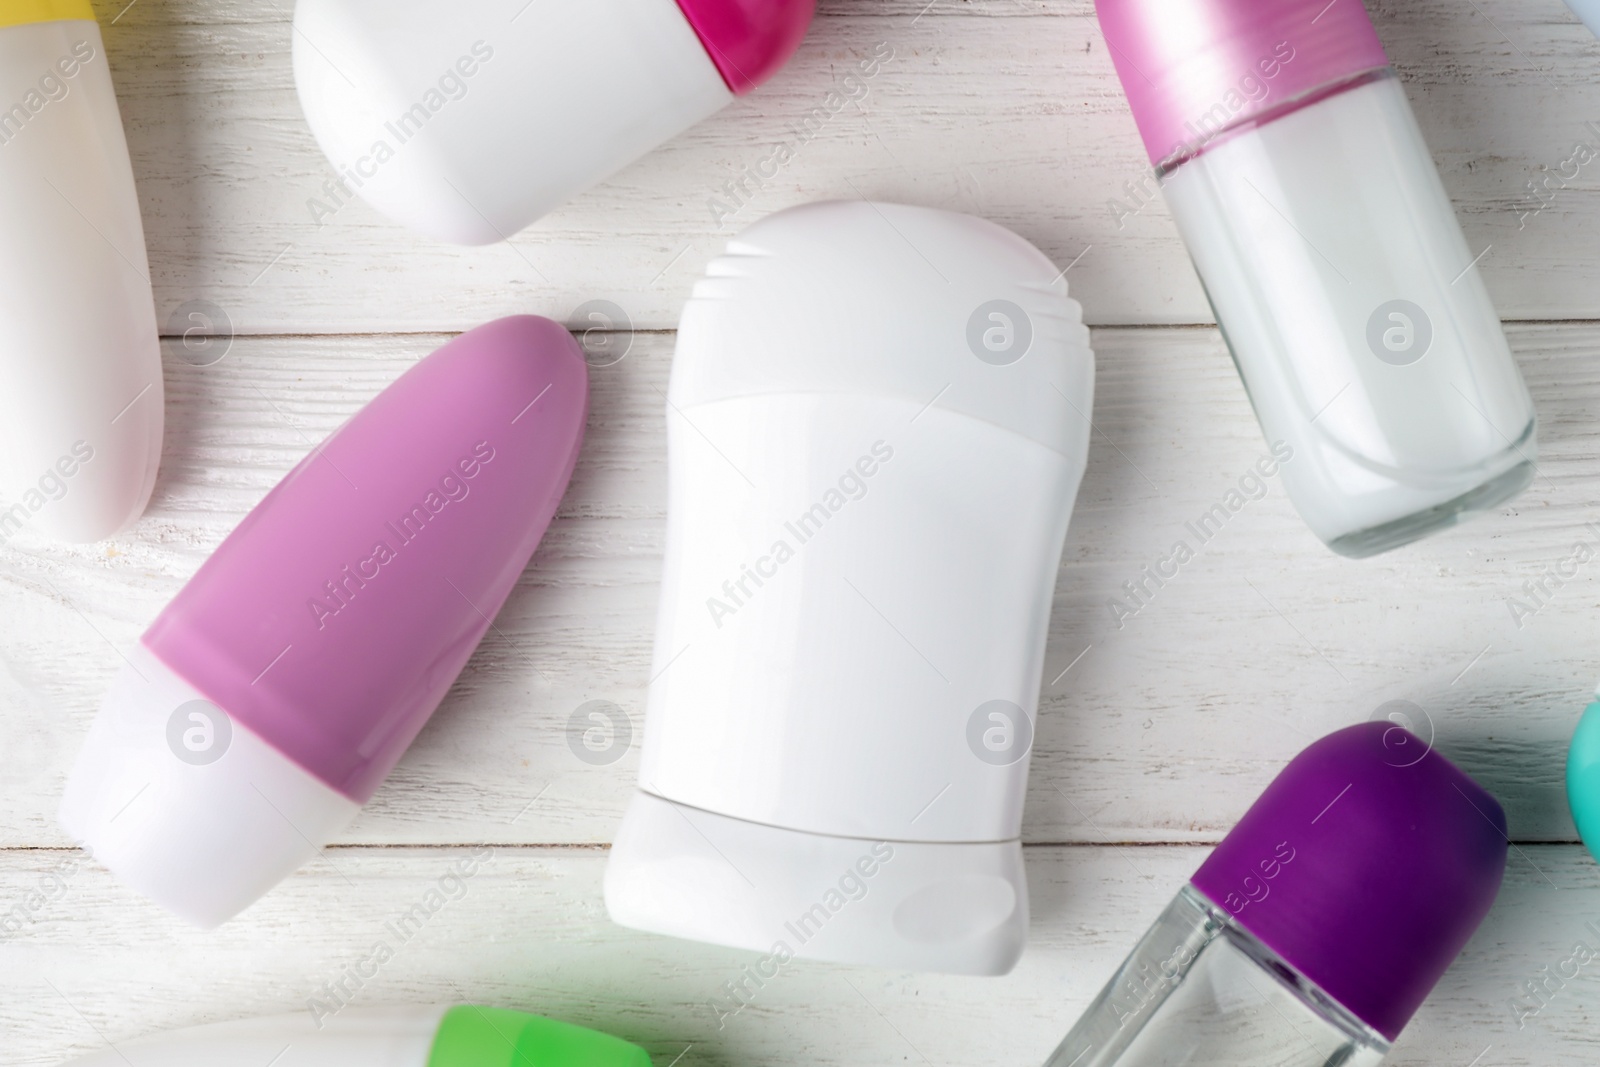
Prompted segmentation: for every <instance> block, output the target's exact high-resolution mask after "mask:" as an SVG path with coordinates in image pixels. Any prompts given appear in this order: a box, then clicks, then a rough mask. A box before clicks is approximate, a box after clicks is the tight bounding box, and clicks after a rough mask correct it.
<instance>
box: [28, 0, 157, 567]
mask: <svg viewBox="0 0 1600 1067" xmlns="http://www.w3.org/2000/svg"><path fill="white" fill-rule="evenodd" d="M0 234H4V236H5V243H4V253H3V254H0V545H4V544H5V543H6V542H7V541H9V540H11V538H13V537H14V536H16V534H17V532H18V531H19V530H21V529H23V528H24V527H27V526H32V527H34V528H37V529H38V530H40V531H42V532H44V533H46V534H49V535H52V536H54V537H58V538H61V539H63V540H67V541H78V542H88V541H98V540H101V539H102V538H106V537H109V536H111V535H112V534H115V533H117V532H118V531H120V530H121V529H123V528H124V527H126V526H127V525H129V524H130V523H132V522H133V521H134V520H135V519H137V518H138V517H139V515H140V514H141V513H142V512H143V511H144V507H145V504H146V502H147V501H148V500H149V499H150V491H151V489H152V488H153V487H154V485H155V479H156V468H157V466H158V465H159V463H160V459H161V433H162V384H161V348H160V341H159V338H158V335H157V332H156V317H155V307H154V304H153V302H152V299H151V295H150V268H149V266H148V264H147V263H146V260H145V249H144V227H143V225H142V224H141V223H140V220H139V199H138V195H137V194H136V192H135V190H134V184H133V168H132V167H131V166H130V165H129V162H128V146H127V142H126V140H125V139H124V137H123V133H122V119H121V116H120V114H119V113H118V110H117V99H116V95H115V93H114V92H113V90H112V87H111V72H110V70H109V68H108V67H107V64H106V50H105V44H104V43H103V42H102V40H101V38H100V27H99V25H98V24H97V23H96V22H95V20H94V12H93V10H92V9H91V8H90V6H89V0H26V2H20V0H17V2H12V3H8V4H6V5H4V7H3V9H0Z"/></svg>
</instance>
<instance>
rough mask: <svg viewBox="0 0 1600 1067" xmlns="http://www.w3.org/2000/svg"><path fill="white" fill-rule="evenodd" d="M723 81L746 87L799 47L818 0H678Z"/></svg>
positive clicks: (735, 88) (742, 90) (768, 74)
mask: <svg viewBox="0 0 1600 1067" xmlns="http://www.w3.org/2000/svg"><path fill="white" fill-rule="evenodd" d="M678 6H679V7H680V8H682V9H683V14H684V16H685V17H686V18H688V20H689V24H690V25H691V26H693V27H694V31H695V33H697V34H699V35H700V43H701V44H703V45H705V46H706V51H707V52H708V53H710V55H711V60H712V62H714V63H715V64H716V65H717V70H719V71H721V72H722V77H723V80H725V81H726V82H727V83H728V88H730V89H732V90H733V91H734V92H735V93H739V94H744V93H748V92H750V91H751V90H752V89H754V88H755V87H756V86H758V85H760V84H762V83H763V82H765V81H766V80H767V79H768V78H770V77H772V76H773V75H774V74H776V73H777V72H778V68H780V67H782V66H783V65H784V64H785V63H787V62H789V58H790V57H791V56H793V55H794V54H795V51H796V50H798V49H799V47H800V41H801V40H802V39H803V38H804V37H805V35H806V29H807V27H809V26H810V25H811V17H812V16H813V15H814V14H815V13H816V10H817V0H678Z"/></svg>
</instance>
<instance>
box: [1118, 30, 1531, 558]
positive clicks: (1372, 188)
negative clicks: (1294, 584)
mask: <svg viewBox="0 0 1600 1067" xmlns="http://www.w3.org/2000/svg"><path fill="white" fill-rule="evenodd" d="M1096 7H1097V9H1098V11H1099V16H1100V24H1101V26H1102V28H1103V29H1104V31H1105V34H1106V40H1107V42H1108V44H1110V46H1111V53H1112V56H1113V58H1114V59H1115V62H1116V65H1117V71H1118V73H1119V74H1120V76H1121V78H1122V84H1123V88H1124V89H1125V90H1126V92H1127V95H1128V98H1129V101H1130V103H1131V104H1132V105H1133V112H1134V117H1135V118H1136V119H1137V120H1138V123H1139V129H1140V132H1141V133H1142V134H1143V137H1144V141H1145V146H1146V148H1147V149H1148V150H1149V153H1150V158H1151V161H1152V162H1153V163H1154V164H1155V165H1156V168H1157V171H1156V174H1157V178H1158V180H1159V182H1160V184H1161V186H1162V188H1163V190H1164V192H1165V194H1166V199H1167V203H1168V205H1169V206H1170V207H1171V209H1172V214H1173V218H1174V219H1175V220H1176V221H1177V223H1178V228H1179V230H1180V231H1181V232H1182V234H1183V237H1184V240H1185V241H1186V243H1187V244H1188V247H1189V252H1190V254H1191V255H1192V256H1193V257H1194V262H1195V267H1196V269H1197V270H1198V271H1199V274H1200V279H1201V281H1202V282H1203V283H1204V285H1205V288H1206V292H1207V295H1208V296H1209V297H1210V299H1211V304H1212V307H1213V309H1214V310H1215V312H1216V316H1217V322H1218V324H1219V325H1220V326H1221V328H1222V331H1223V334H1224V337H1225V338H1226V340H1227V342H1228V346H1229V348H1230V349H1231V350H1232V352H1233V357H1234V360H1235V362H1236V363H1237V364H1238V367H1239V373H1240V375H1241V376H1242V377H1243V379H1244V382H1245V386H1246V388H1247V389H1248V390H1249V392H1250V398H1251V401H1252V402H1253V403H1254V405H1255V409H1256V414H1257V416H1258V418H1259V419H1260V421H1261V425H1262V428H1263V429H1264V430H1265V431H1266V436H1267V439H1268V440H1272V441H1279V440H1281V441H1284V442H1286V443H1288V444H1289V445H1290V446H1291V447H1292V448H1293V450H1294V455H1295V458H1294V461H1293V462H1292V463H1289V464H1287V465H1286V466H1285V467H1284V475H1283V477H1284V484H1285V486H1286V488H1287V489H1288V492H1289V495H1290V497H1291V499H1293V501H1294V503H1295V506H1296V507H1297V508H1298V509H1299V511H1300V513H1301V515H1302V516H1304V518H1305V520H1306V522H1307V523H1308V524H1309V525H1310V526H1311V528H1312V530H1313V531H1314V532H1315V533H1316V534H1317V536H1319V537H1320V538H1322V540H1323V541H1325V542H1326V543H1327V544H1328V545H1329V546H1330V547H1331V548H1333V549H1334V551H1336V552H1339V553H1342V554H1344V555H1348V556H1367V555H1372V554H1375V553H1378V552H1383V551H1385V550H1387V549H1391V548H1394V547H1397V546H1399V545H1402V544H1405V543H1407V542H1410V541H1413V540H1416V539H1418V538H1420V537H1424V536H1426V535H1427V534H1429V533H1431V532H1433V531H1434V530H1437V529H1440V528H1442V527H1444V526H1448V525H1450V524H1452V523H1455V522H1457V521H1459V520H1460V519H1461V518H1463V517H1464V516H1467V515H1471V514H1475V513H1478V512H1482V511H1485V510H1488V509H1490V508H1493V507H1495V506H1497V505H1499V504H1502V503H1504V502H1505V501H1506V500H1508V499H1510V498H1511V497H1513V496H1515V495H1516V494H1517V493H1518V492H1520V491H1521V490H1522V489H1523V488H1525V487H1526V486H1527V484H1528V483H1529V481H1530V480H1531V479H1532V477H1533V470H1534V463H1535V461H1536V459H1537V446H1536V443H1535V419H1534V411H1533V405H1532V401H1531V400H1530V399H1529V396H1528V392H1527V389H1526V388H1525V387H1524V385H1523V382H1522V377H1521V374H1520V373H1519V372H1518V370H1517V366H1516V363H1515V361H1514V360H1513V359H1512V357H1511V352H1510V349H1509V348H1508V347H1507V345H1506V340H1505V336H1504V333H1503V332H1502V330H1501V327H1500V321H1499V318H1498V317H1497V316H1496V314H1495V310H1494V307H1493V305H1492V304H1491V303H1490V300H1489V295H1488V292H1487V291H1486V290H1485V288H1484V285H1483V280H1482V278H1481V277H1480V276H1479V273H1478V270H1477V265H1476V261H1477V257H1478V252H1475V251H1474V250H1472V249H1470V248H1469V247H1468V245H1467V243H1466V240H1465V238H1464V237H1463V236H1462V233H1461V229H1460V226H1459V225H1458V223H1457V221H1456V218H1455V214H1454V212H1453V211H1452V209H1451V206H1450V201H1449V198H1448V197H1447V196H1446V194H1445V190H1444V187H1443V185H1442V184H1441V183H1440V181H1439V176H1438V173H1437V171H1436V170H1435V168H1434V165H1433V160H1432V158H1431V157H1430V156H1429V154H1428V147H1427V145H1426V144H1425V143H1424V142H1423V139H1422V134H1421V131H1420V130H1419V129H1418V127H1417V123H1416V119H1415V117H1414V116H1413V115H1412V112H1411V108H1410V105H1409V104H1408V103H1407V102H1406V97H1405V92H1404V90H1403V89H1402V88H1401V85H1400V82H1399V81H1398V79H1397V78H1396V77H1395V74H1394V72H1393V71H1392V70H1391V69H1390V68H1389V61H1388V59H1387V57H1386V56H1385V55H1384V51H1383V47H1382V45H1381V44H1380V43H1379V41H1378V38H1377V34H1376V33H1375V32H1374V30H1373V27H1372V22H1371V20H1370V19H1369V18H1368V16H1367V13H1366V9H1365V8H1364V7H1363V6H1362V5H1361V4H1360V3H1357V2H1340V3H1334V4H1329V3H1327V0H1185V2H1184V3H1182V4H1177V3H1169V2H1167V0H1097V3H1096ZM1480 251H1481V250H1480Z"/></svg>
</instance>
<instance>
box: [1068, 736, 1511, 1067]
mask: <svg viewBox="0 0 1600 1067" xmlns="http://www.w3.org/2000/svg"><path fill="white" fill-rule="evenodd" d="M1506 840H1507V838H1506V820H1505V814H1504V813H1503V812H1502V811H1501V810H1500V805H1499V804H1498V803H1497V802H1496V801H1495V799H1494V797H1492V796H1490V795H1489V794H1488V793H1487V792H1485V791H1484V789H1483V788H1482V787H1481V786H1479V785H1478V784H1477V783H1476V782H1474V781H1473V780H1472V779H1471V778H1468V777H1467V776H1466V775H1465V774H1463V773H1462V772H1461V771H1460V770H1459V769H1458V768H1457V767H1456V766H1455V765H1454V764H1452V763H1451V762H1450V761H1449V760H1447V759H1445V758H1444V757H1443V756H1441V755H1439V754H1438V753H1437V752H1434V751H1433V750H1432V749H1431V748H1430V747H1429V746H1428V745H1426V744H1425V743H1423V742H1422V741H1421V740H1419V739H1418V738H1417V737H1416V736H1414V735H1412V734H1410V733H1408V732H1407V731H1405V730H1403V729H1401V728H1399V727H1397V726H1394V725H1392V724H1390V723H1388V722H1371V723H1362V724H1361V725H1359V726H1351V727H1347V728H1346V729H1343V730H1340V731H1338V732H1336V733H1333V734H1329V735H1328V736H1327V737H1324V738H1322V739H1321V740H1320V741H1317V742H1315V743H1314V744H1312V745H1311V747H1309V748H1307V749H1306V750H1305V751H1304V752H1301V753H1300V755H1298V756H1296V757H1295V758H1294V759H1293V760H1292V761H1291V762H1290V763H1289V765H1288V766H1287V767H1286V768H1284V770H1283V771H1282V773H1280V774H1279V775H1278V777H1277V778H1276V779H1274V780H1273V782H1272V784H1271V785H1269V786H1268V787H1267V791H1266V792H1265V793H1263V794H1262V795H1261V798H1260V799H1259V800H1257V801H1256V802H1255V804H1254V805H1253V806H1252V807H1251V808H1250V810H1249V811H1248V812H1246V813H1245V816H1244V818H1243V819H1242V820H1240V822H1239V825H1238V826H1236V827H1234V829H1233V831H1232V832H1231V833H1229V834H1228V836H1227V837H1225V838H1224V839H1223V841H1222V844H1220V845H1218V846H1217V849H1216V851H1215V852H1213V853H1212V854H1211V856H1210V857H1209V858H1208V859H1207V860H1206V861H1205V863H1203V864H1201V865H1200V869H1199V870H1198V871H1196V872H1195V875H1194V877H1193V878H1192V879H1191V880H1190V881H1189V884H1188V885H1185V886H1184V887H1183V888H1182V889H1181V890H1179V892H1178V896H1177V899H1176V900H1174V901H1173V902H1172V903H1171V904H1170V905H1169V906H1168V907H1167V910H1166V911H1165V912H1163V913H1162V914H1161V917H1160V918H1159V919H1157V920H1156V923H1155V925H1154V926H1152V927H1151V928H1150V931H1149V933H1147V934H1145V936H1144V940H1142V941H1140V942H1139V944H1138V946H1137V947H1136V948H1135V949H1134V950H1133V954H1132V955H1131V956H1129V957H1128V959H1127V960H1126V961H1125V962H1124V963H1123V964H1122V966H1121V968H1120V969H1118V971H1117V973H1116V974H1115V975H1114V976H1113V977H1112V979H1111V981H1110V982H1109V983H1108V984H1107V985H1106V987H1105V989H1104V990H1103V991H1102V992H1101V993H1100V995H1099V997H1098V998H1096V1000H1095V1001H1094V1003H1093V1004H1091V1005H1090V1006H1089V1010H1088V1011H1087V1012H1085V1013H1084V1016H1083V1018H1082V1019H1080V1020H1079V1021H1078V1025H1077V1026H1076V1027H1074V1028H1073V1030H1072V1032H1071V1033H1070V1034H1068V1035H1067V1037H1066V1040H1064V1041H1062V1043H1061V1045H1060V1047H1058V1048H1057V1049H1056V1051H1055V1054H1054V1055H1052V1056H1051V1057H1050V1060H1049V1062H1048V1064H1047V1067H1180V1065H1182V1067H1224V1065H1226V1067H1329V1065H1332V1064H1339V1065H1341V1067H1374V1065H1376V1064H1378V1063H1380V1062H1381V1061H1382V1060H1383V1058H1384V1057H1385V1056H1386V1055H1387V1054H1388V1052H1389V1046H1390V1044H1391V1043H1392V1042H1393V1041H1394V1039H1395V1038H1396V1037H1398V1036H1399V1034H1400V1031H1401V1030H1402V1029H1404V1028H1405V1025H1406V1023H1407V1022H1409V1021H1410V1019H1411V1016H1412V1015H1413V1014H1414V1013H1415V1012H1416V1010H1417V1008H1418V1007H1419V1006H1421V1004H1422V1001H1423V1000H1424V999H1425V998H1426V997H1427V996H1428V994H1429V992H1431V991H1432V989H1433V987H1434V985H1435V983H1437V982H1438V981H1439V978H1440V976H1441V975H1443V974H1444V972H1445V969H1446V968H1448V967H1449V966H1450V964H1451V962H1453V961H1454V960H1455V958H1456V956H1457V955H1458V954H1459V953H1460V952H1461V949H1462V947H1463V946H1465V945H1466V943H1467V941H1468V939H1469V938H1471V937H1472V934H1473V931H1474V930H1476V929H1477V928H1478V924H1479V923H1480V922H1481V921H1482V920H1483V917H1484V915H1486V914H1487V913H1488V911H1489V907H1490V905H1492V904H1493V903H1494V898H1495V894H1496V893H1498V892H1499V889H1500V878H1501V875H1502V874H1503V873H1504V872H1505V863H1506Z"/></svg>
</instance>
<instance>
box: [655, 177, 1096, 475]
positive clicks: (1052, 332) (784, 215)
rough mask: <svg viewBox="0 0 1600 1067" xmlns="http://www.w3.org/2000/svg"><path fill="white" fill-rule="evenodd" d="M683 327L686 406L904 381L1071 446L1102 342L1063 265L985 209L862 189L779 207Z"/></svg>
mask: <svg viewBox="0 0 1600 1067" xmlns="http://www.w3.org/2000/svg"><path fill="white" fill-rule="evenodd" d="M678 337H679V340H678V344H679V348H678V351H679V353H680V357H679V359H678V361H677V362H676V363H675V364H674V366H673V375H672V386H671V388H672V392H671V397H672V402H673V404H675V405H676V406H678V407H679V408H689V407H692V406H694V405H696V404H704V403H708V402H711V401H715V400H725V399H728V398H730V397H737V396H752V395H756V394H761V393H772V392H795V393H802V392H817V393H834V394H841V393H862V394H879V395H892V396H905V397H910V398H915V399H916V400H918V401H919V402H922V403H928V404H931V405H933V406H936V407H940V408H944V409H947V410H950V411H956V412H961V413H963V414H967V415H972V416H974V417H976V418H979V419H983V420H985V421H987V422H991V423H993V424H995V425H996V426H1002V427H1005V428H1006V429H1009V430H1012V431H1014V432H1016V433H1020V434H1023V435H1024V436H1026V437H1029V438H1032V439H1033V440H1035V441H1038V442H1039V443H1040V444H1042V445H1044V446H1046V447H1047V448H1052V449H1054V450H1055V451H1057V452H1060V453H1063V454H1065V455H1069V456H1075V455H1080V454H1081V453H1082V452H1083V450H1084V447H1085V442H1086V441H1087V435H1088V430H1089V427H1088V423H1087V421H1086V419H1087V417H1088V416H1089V415H1090V414H1091V413H1090V411H1089V410H1088V408H1085V407H1083V406H1082V405H1083V400H1084V398H1085V397H1087V396H1088V395H1090V390H1091V388H1092V382H1093V379H1094V358H1093V354H1092V353H1091V352H1090V349H1089V330H1088V328H1087V327H1086V326H1084V324H1083V309H1082V308H1081V307H1080V306H1079V305H1078V303H1077V301H1075V300H1071V299H1069V298H1068V297H1067V283H1066V276H1065V272H1063V271H1062V270H1061V269H1060V268H1058V267H1057V266H1056V265H1055V264H1053V263H1051V262H1050V260H1049V258H1048V257H1046V256H1045V255H1044V254H1043V253H1042V252H1040V251H1039V250H1038V249H1037V248H1035V247H1034V246H1033V245H1031V244H1029V243H1028V242H1027V241H1025V240H1023V239H1022V238H1021V237H1019V236H1018V235H1017V234H1015V233H1013V232H1011V231H1010V230H1008V229H1006V228H1005V227H1003V226H1000V225H997V224H996V223H993V222H990V221H988V220H987V219H980V218H976V217H974V216H972V215H962V214H958V213H956V212H951V211H939V210H935V209H931V208H923V207H910V206H907V205H904V204H880V203H870V202H868V201H865V200H840V201H825V202H822V203H816V204H806V205H804V206H801V207H796V208H790V209H789V210H787V211H780V212H778V213H777V214H775V215H770V216H768V217H767V218H765V219H762V220H761V221H760V222H757V223H756V224H755V225H753V226H751V227H750V228H749V229H747V230H745V231H744V232H743V233H741V234H740V235H739V236H738V237H736V238H735V239H734V240H732V241H730V242H728V247H727V251H726V252H725V253H724V254H723V255H721V256H719V257H717V258H716V259H715V260H713V261H712V262H711V263H710V265H709V266H708V267H707V268H706V277H705V278H703V279H702V280H700V281H699V282H697V283H696V284H695V288H694V294H693V296H692V298H691V299H690V300H689V302H688V304H687V305H686V306H685V307H684V311H683V318H682V321H681V323H680V324H679V335H678ZM684 354H687V355H688V356H689V358H684ZM1001 368H1003V372H1002V370H1001ZM1080 409H1081V410H1080Z"/></svg>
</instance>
